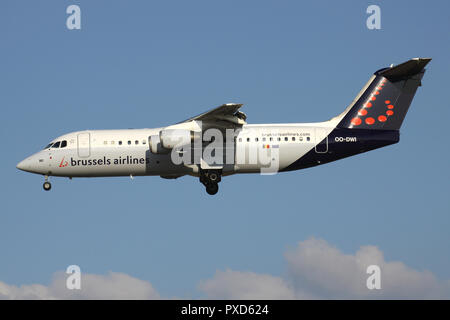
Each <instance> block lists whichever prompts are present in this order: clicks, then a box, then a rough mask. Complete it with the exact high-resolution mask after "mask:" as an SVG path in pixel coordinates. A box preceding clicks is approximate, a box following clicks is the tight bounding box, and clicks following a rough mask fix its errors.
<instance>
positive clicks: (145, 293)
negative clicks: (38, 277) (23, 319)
mask: <svg viewBox="0 0 450 320" xmlns="http://www.w3.org/2000/svg"><path fill="white" fill-rule="evenodd" d="M67 276H68V275H67V274H65V273H63V272H58V273H56V274H55V275H54V277H53V280H52V282H51V283H50V285H49V286H43V285H40V284H32V285H23V286H13V285H8V284H5V283H3V282H0V299H159V298H160V296H159V294H158V292H157V291H156V290H155V289H154V288H153V286H152V285H151V283H150V282H148V281H144V280H140V279H137V278H134V277H131V276H129V275H127V274H124V273H116V272H110V273H109V274H108V275H96V274H88V273H83V274H82V278H81V289H80V290H68V289H67V288H66V279H67Z"/></svg>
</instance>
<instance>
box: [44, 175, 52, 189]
mask: <svg viewBox="0 0 450 320" xmlns="http://www.w3.org/2000/svg"><path fill="white" fill-rule="evenodd" d="M42 187H43V188H44V190H45V191H50V189H51V188H52V184H51V183H50V182H48V176H45V182H44V184H43V185H42Z"/></svg>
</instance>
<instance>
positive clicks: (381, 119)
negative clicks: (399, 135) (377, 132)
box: [378, 116, 387, 122]
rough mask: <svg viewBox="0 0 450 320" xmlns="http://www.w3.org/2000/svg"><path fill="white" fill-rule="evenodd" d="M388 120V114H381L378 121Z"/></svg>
mask: <svg viewBox="0 0 450 320" xmlns="http://www.w3.org/2000/svg"><path fill="white" fill-rule="evenodd" d="M386 120H387V118H386V116H379V117H378V121H380V122H385V121H386Z"/></svg>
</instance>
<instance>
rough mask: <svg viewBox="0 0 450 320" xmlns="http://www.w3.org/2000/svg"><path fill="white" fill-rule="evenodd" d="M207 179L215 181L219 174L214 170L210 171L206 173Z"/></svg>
mask: <svg viewBox="0 0 450 320" xmlns="http://www.w3.org/2000/svg"><path fill="white" fill-rule="evenodd" d="M208 178H209V181H211V182H214V183H217V182H218V180H219V175H218V174H217V173H216V172H214V171H213V172H210V173H209V174H208Z"/></svg>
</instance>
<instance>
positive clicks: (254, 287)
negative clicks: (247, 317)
mask: <svg viewBox="0 0 450 320" xmlns="http://www.w3.org/2000/svg"><path fill="white" fill-rule="evenodd" d="M199 288H200V290H202V291H204V292H206V293H207V295H208V297H209V298H213V299H294V298H295V293H294V291H293V290H292V288H290V287H289V286H288V284H287V283H286V282H285V281H284V280H283V279H281V278H279V277H274V276H271V275H267V274H258V273H253V272H240V271H231V270H226V271H217V272H216V274H215V276H214V278H212V279H210V280H207V281H203V282H201V283H200V285H199Z"/></svg>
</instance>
